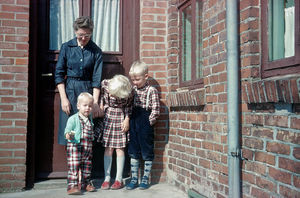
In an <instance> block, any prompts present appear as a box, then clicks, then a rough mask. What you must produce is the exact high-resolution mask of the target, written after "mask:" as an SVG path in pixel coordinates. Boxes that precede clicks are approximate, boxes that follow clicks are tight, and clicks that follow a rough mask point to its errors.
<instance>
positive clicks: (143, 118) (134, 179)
mask: <svg viewBox="0 0 300 198" xmlns="http://www.w3.org/2000/svg"><path fill="white" fill-rule="evenodd" d="M129 75H130V78H131V81H132V83H133V84H134V87H133V88H134V91H135V93H134V104H133V110H132V116H131V119H130V141H129V146H128V153H129V156H130V158H131V159H130V165H131V181H130V183H129V184H128V185H127V186H126V189H127V190H132V189H134V188H136V187H138V186H139V189H141V190H144V189H147V188H149V175H150V172H151V168H152V161H153V159H154V151H153V149H154V129H153V125H154V124H155V123H156V121H157V119H158V117H159V114H160V103H159V96H158V91H157V89H156V88H155V87H153V86H151V85H149V83H148V81H147V80H148V67H147V65H146V64H145V63H144V62H141V61H136V62H134V63H133V64H132V66H131V68H130V70H129ZM140 158H142V159H143V160H144V174H143V177H142V180H141V182H140V184H139V185H138V169H139V160H140Z"/></svg>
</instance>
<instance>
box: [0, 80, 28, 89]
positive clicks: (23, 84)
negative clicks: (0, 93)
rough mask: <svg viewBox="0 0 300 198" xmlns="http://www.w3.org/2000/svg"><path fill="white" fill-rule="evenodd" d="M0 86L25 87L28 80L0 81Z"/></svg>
mask: <svg viewBox="0 0 300 198" xmlns="http://www.w3.org/2000/svg"><path fill="white" fill-rule="evenodd" d="M2 87H3V88H4V87H10V88H27V87H28V82H25V81H24V82H12V81H11V82H9V81H7V82H2Z"/></svg>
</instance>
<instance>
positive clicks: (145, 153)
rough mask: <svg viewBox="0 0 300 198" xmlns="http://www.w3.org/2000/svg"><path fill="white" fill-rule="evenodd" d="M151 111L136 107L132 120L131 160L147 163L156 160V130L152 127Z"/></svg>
mask: <svg viewBox="0 0 300 198" xmlns="http://www.w3.org/2000/svg"><path fill="white" fill-rule="evenodd" d="M150 113H151V111H147V110H146V109H143V108H141V107H134V108H133V111H132V116H131V118H130V141H129V145H128V154H129V156H130V157H131V158H134V159H140V158H141V157H142V159H143V160H145V161H153V159H154V129H153V126H151V125H150V122H149V116H150Z"/></svg>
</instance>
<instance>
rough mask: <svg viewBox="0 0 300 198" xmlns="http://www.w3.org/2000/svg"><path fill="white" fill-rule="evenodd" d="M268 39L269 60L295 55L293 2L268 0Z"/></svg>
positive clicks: (290, 0)
mask: <svg viewBox="0 0 300 198" xmlns="http://www.w3.org/2000/svg"><path fill="white" fill-rule="evenodd" d="M268 8H269V13H268V17H269V19H268V37H269V39H268V40H269V60H270V61H273V60H278V59H282V58H288V57H291V56H294V55H295V45H294V43H295V2H294V0H269V5H268Z"/></svg>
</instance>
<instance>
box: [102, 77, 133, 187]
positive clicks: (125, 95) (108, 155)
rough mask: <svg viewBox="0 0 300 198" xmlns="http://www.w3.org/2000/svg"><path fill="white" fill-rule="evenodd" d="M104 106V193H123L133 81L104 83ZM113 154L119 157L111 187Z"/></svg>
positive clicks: (115, 79)
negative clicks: (120, 191)
mask: <svg viewBox="0 0 300 198" xmlns="http://www.w3.org/2000/svg"><path fill="white" fill-rule="evenodd" d="M101 89H102V90H101V102H102V103H103V104H102V105H101V106H102V108H103V110H104V112H105V114H104V121H103V122H104V127H103V138H102V143H103V146H104V147H105V152H104V171H105V180H104V182H103V184H102V186H101V189H103V190H106V189H109V188H111V189H113V190H116V189H120V188H121V187H122V186H123V184H122V175H123V167H124V162H125V153H124V148H125V147H126V145H127V143H128V140H129V134H128V133H127V131H128V130H129V117H130V114H131V108H132V99H133V92H132V86H131V84H130V81H129V79H128V78H127V77H125V76H123V75H115V76H114V77H113V78H112V79H110V80H103V81H102V83H101ZM114 150H116V154H117V173H116V178H115V182H114V184H113V185H112V186H111V187H110V171H111V164H112V155H113V152H114Z"/></svg>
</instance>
